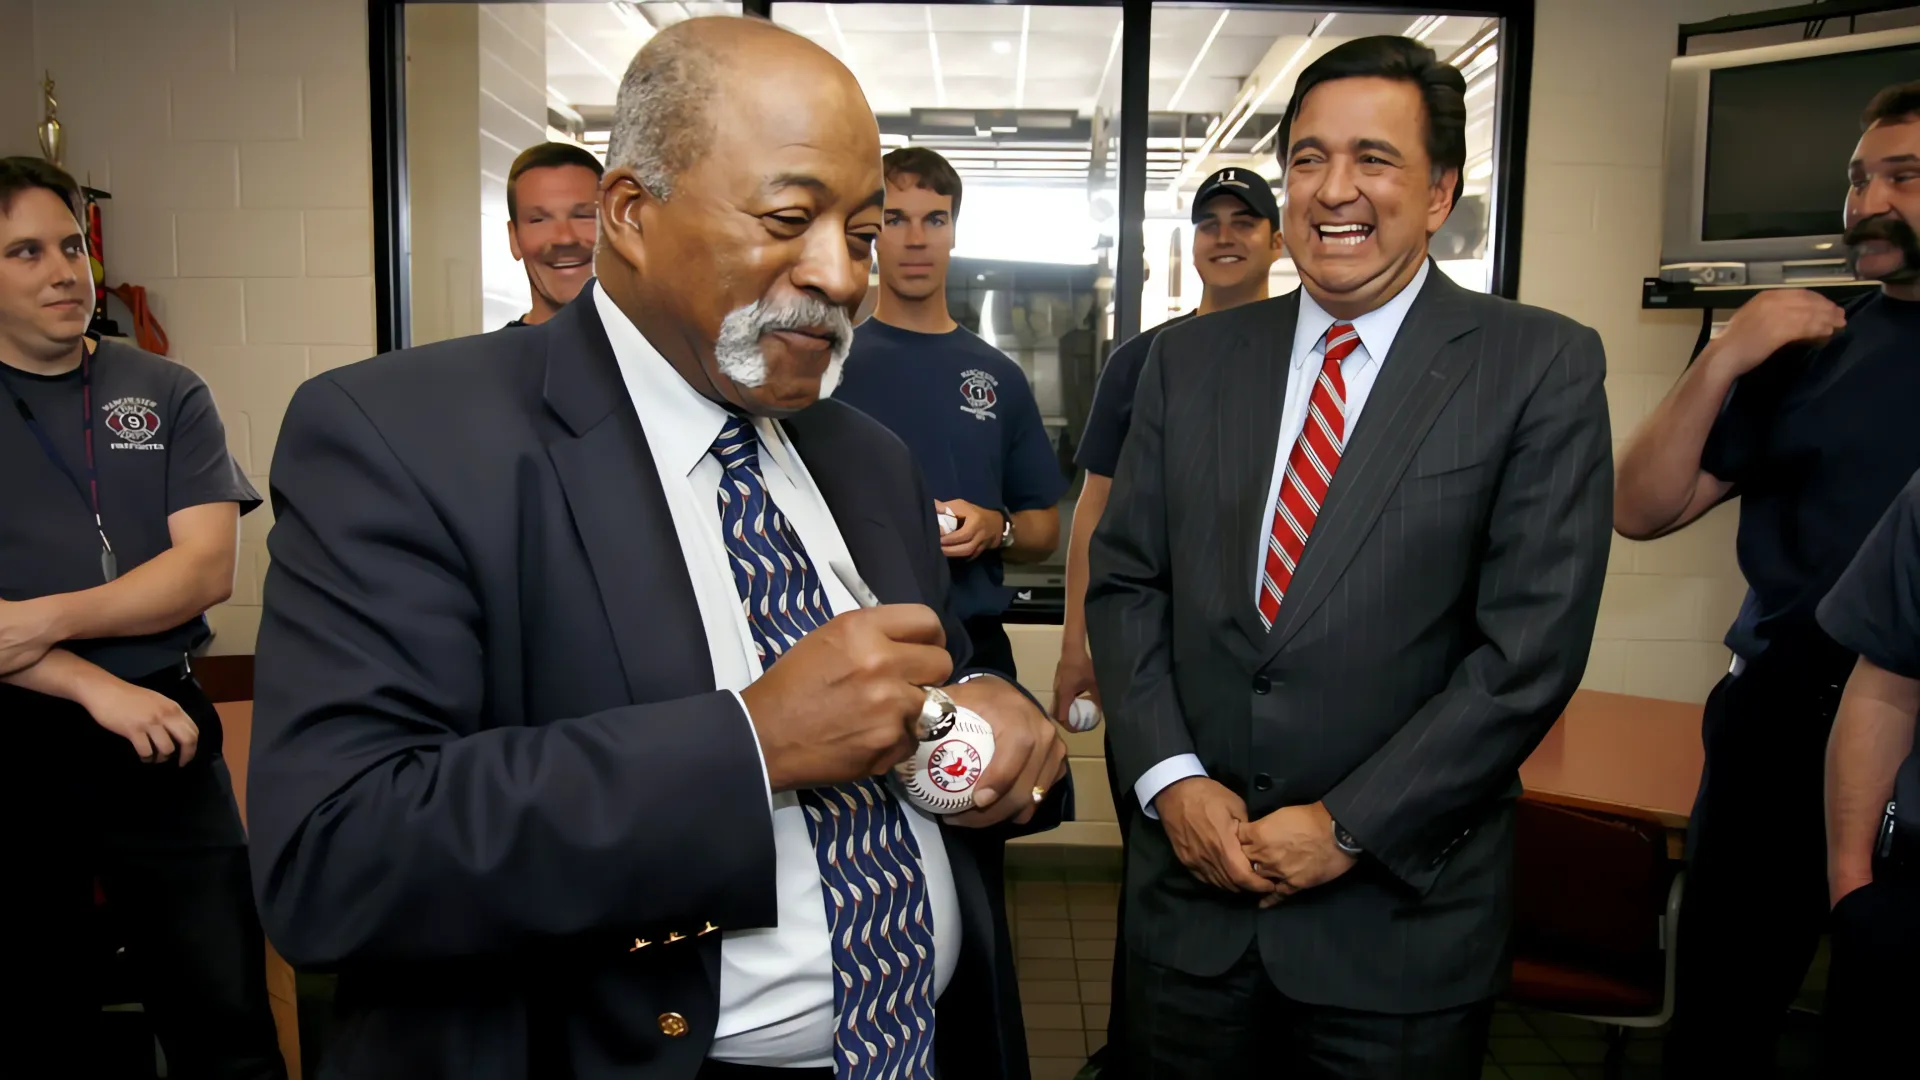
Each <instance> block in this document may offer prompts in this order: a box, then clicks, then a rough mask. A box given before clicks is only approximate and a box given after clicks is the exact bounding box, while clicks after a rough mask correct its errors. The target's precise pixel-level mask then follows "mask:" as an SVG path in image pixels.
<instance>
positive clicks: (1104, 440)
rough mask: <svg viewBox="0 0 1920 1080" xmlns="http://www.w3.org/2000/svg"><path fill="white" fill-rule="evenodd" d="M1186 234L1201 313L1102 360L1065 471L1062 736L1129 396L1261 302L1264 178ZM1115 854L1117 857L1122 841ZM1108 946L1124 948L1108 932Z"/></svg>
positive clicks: (1112, 1053)
mask: <svg viewBox="0 0 1920 1080" xmlns="http://www.w3.org/2000/svg"><path fill="white" fill-rule="evenodd" d="M1193 225H1194V229H1193V265H1194V269H1196V270H1197V271H1198V272H1199V274H1200V284H1201V291H1200V306H1199V307H1198V308H1195V309H1194V310H1193V311H1190V312H1188V313H1186V314H1185V315H1177V316H1175V317H1173V318H1171V319H1168V320H1167V321H1166V322H1163V323H1161V324H1159V325H1158V326H1152V327H1148V328H1147V329H1145V330H1142V331H1141V332H1140V333H1139V334H1137V335H1135V336H1134V337H1133V338H1131V339H1130V340H1128V341H1127V342H1126V343H1125V344H1123V345H1121V346H1120V347H1119V348H1117V349H1115V350H1114V351H1113V355H1112V356H1110V357H1108V358H1107V365H1106V367H1105V369H1104V370H1102V371H1101V372H1100V385H1099V386H1098V387H1097V388H1096V389H1095V390H1094V395H1093V408H1092V409H1091V410H1090V411H1089V412H1088V414H1087V430H1086V434H1085V435H1084V436H1083V437H1082V438H1081V440H1080V451H1079V453H1077V454H1075V455H1074V464H1076V465H1078V466H1080V467H1081V468H1082V469H1085V470H1086V471H1087V476H1086V479H1085V480H1084V481H1082V482H1081V485H1080V498H1079V500H1078V501H1077V502H1075V503H1074V507H1073V531H1072V532H1071V534H1070V535H1069V536H1068V539H1067V611H1066V618H1065V620H1064V622H1063V625H1062V626H1061V635H1060V663H1059V666H1057V667H1056V668H1054V673H1053V718H1054V719H1055V720H1057V721H1059V722H1060V723H1062V724H1064V725H1066V726H1067V727H1069V728H1070V729H1076V730H1089V729H1090V728H1091V727H1092V725H1093V724H1097V723H1099V719H1098V714H1093V715H1092V716H1089V717H1086V718H1084V719H1080V720H1078V721H1077V723H1076V720H1075V718H1074V717H1073V715H1072V713H1071V711H1070V710H1071V708H1072V706H1073V703H1074V702H1075V701H1076V700H1078V699H1080V698H1082V697H1085V698H1090V699H1091V700H1092V702H1093V704H1095V705H1098V704H1099V702H1100V688H1099V687H1098V686H1097V685H1095V683H1094V678H1093V657H1092V656H1091V655H1090V654H1089V653H1088V652H1087V543H1088V541H1089V540H1091V539H1092V538H1093V530H1094V528H1095V527H1096V526H1098V525H1099V524H1100V515H1101V512H1102V511H1104V510H1106V508H1107V494H1108V492H1110V491H1111V490H1112V489H1113V473H1114V470H1115V469H1116V468H1117V467H1118V466H1119V464H1120V446H1121V444H1122V443H1124V442H1126V440H1127V426H1128V424H1129V423H1131V422H1132V420H1133V393H1134V388H1135V387H1137V386H1139V385H1140V370H1141V368H1143V367H1145V366H1146V363H1147V351H1148V350H1149V349H1151V348H1152V347H1153V339H1154V338H1156V337H1159V336H1160V331H1162V330H1165V329H1166V328H1167V327H1169V326H1175V325H1177V324H1179V323H1183V322H1186V321H1187V320H1189V319H1194V318H1198V317H1200V316H1202V315H1210V314H1212V313H1213V312H1216V311H1225V310H1227V309H1228V308H1236V307H1239V306H1240V305H1241V304H1250V303H1253V302H1254V301H1256V300H1265V299H1266V298H1267V292H1268V284H1267V282H1268V274H1269V273H1270V272H1271V271H1272V270H1273V264H1274V262H1275V261H1276V260H1278V259H1279V258H1280V253H1281V251H1282V250H1283V248H1282V244H1281V241H1280V204H1279V202H1278V201H1277V200H1276V199H1275V198H1274V197H1273V186H1272V185H1271V184H1269V183H1268V182H1267V179H1266V177H1264V176H1261V175H1260V174H1259V173H1257V172H1255V171H1253V170H1252V169H1239V168H1234V169H1221V170H1220V171H1219V172H1216V173H1214V174H1213V175H1212V176H1209V177H1207V178H1206V180H1205V181H1203V182H1202V183H1201V184H1200V187H1199V189H1198V190H1197V191H1195V192H1194V195H1193ZM1107 782H1108V785H1109V786H1110V787H1111V788H1112V789H1113V790H1114V791H1116V792H1118V791H1119V790H1120V783H1119V780H1118V779H1117V778H1116V777H1115V776H1114V770H1113V755H1112V754H1111V753H1109V754H1108V755H1107ZM1113 807H1114V812H1115V814H1116V815H1117V816H1118V818H1119V821H1120V827H1121V830H1122V831H1123V832H1124V831H1125V829H1126V827H1127V825H1128V823H1129V822H1131V820H1132V818H1133V807H1134V803H1133V801H1132V800H1130V799H1123V798H1115V799H1114V800H1113ZM1120 850H1121V852H1122V854H1123V856H1124V854H1125V852H1126V844H1125V843H1124V841H1123V842H1122V844H1121V846H1120ZM1123 918H1124V914H1123ZM1116 940H1122V941H1123V940H1124V939H1123V938H1119V937H1118V932H1117V931H1116ZM1125 955H1126V950H1125V948H1124V947H1120V948H1116V949H1115V950H1114V964H1113V1000H1114V1001H1116V1002H1123V1001H1125V1000H1127V998H1126V994H1125V992H1124V991H1125V988H1126V984H1125V979H1124V978H1123V976H1124V974H1125V973H1124V971H1123V965H1122V960H1123V959H1124V958H1125ZM1123 1012H1124V1010H1121V1009H1114V1010H1113V1011H1112V1012H1111V1013H1110V1014H1109V1016H1108V1019H1107V1043H1106V1045H1105V1046H1103V1047H1102V1048H1101V1049H1100V1050H1099V1052H1097V1053H1096V1054H1094V1056H1093V1058H1092V1059H1091V1060H1090V1062H1089V1064H1090V1065H1091V1066H1092V1069H1091V1071H1089V1072H1088V1073H1086V1074H1085V1075H1088V1076H1100V1077H1103V1078H1105V1080H1115V1078H1117V1077H1120V1076H1124V1075H1125V1069H1126V1064H1125V1062H1126V1051H1125V1049H1124V1046H1123V1038H1122V1037H1123V1036H1124V1034H1125V1030H1124V1027H1123V1025H1122V1021H1121V1017H1122V1014H1123Z"/></svg>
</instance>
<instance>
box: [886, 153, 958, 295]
mask: <svg viewBox="0 0 1920 1080" xmlns="http://www.w3.org/2000/svg"><path fill="white" fill-rule="evenodd" d="M884 220H885V226H886V227H885V228H884V229H883V230H882V231H881V233H880V246H879V249H878V250H879V255H880V285H881V287H882V288H884V289H886V290H887V291H888V292H890V293H893V294H894V295H895V296H898V297H900V298H901V299H903V300H925V299H926V298H927V297H929V296H932V295H934V294H935V293H937V292H939V291H940V290H942V289H944V288H946V285H947V264H948V263H949V262H951V261H952V260H953V196H951V195H940V194H936V193H935V192H934V191H933V189H931V188H927V187H923V186H921V184H920V180H919V178H918V177H916V176H912V175H909V174H907V173H901V174H899V175H898V176H896V177H894V179H892V180H889V181H888V182H887V207H886V215H885V219H884Z"/></svg>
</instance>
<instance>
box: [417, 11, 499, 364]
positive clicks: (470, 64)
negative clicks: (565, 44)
mask: <svg viewBox="0 0 1920 1080" xmlns="http://www.w3.org/2000/svg"><path fill="white" fill-rule="evenodd" d="M479 81H480V17H479V11H478V9H477V8H476V7H475V6H474V5H472V4H413V5H410V6H409V7H408V8H407V204H408V207H409V209H410V211H411V216H410V218H409V222H408V229H409V237H410V239H411V241H412V251H411V252H410V255H411V258H410V259H409V260H408V267H409V272H410V273H411V274H412V292H411V294H410V297H409V300H410V303H411V304H412V309H411V314H412V320H411V326H410V329H411V332H412V336H413V344H415V345H425V344H427V343H429V342H434V341H444V340H446V339H447V338H454V337H461V336H463V335H466V334H477V333H479V332H480V330H481V326H482V312H481V307H480V230H479V228H478V224H477V223H478V222H479V220H480V181H479V176H480V146H479V140H478V139H477V138H475V135H476V133H477V132H478V131H479V130H480V95H479V93H478V92H477V87H478V85H479Z"/></svg>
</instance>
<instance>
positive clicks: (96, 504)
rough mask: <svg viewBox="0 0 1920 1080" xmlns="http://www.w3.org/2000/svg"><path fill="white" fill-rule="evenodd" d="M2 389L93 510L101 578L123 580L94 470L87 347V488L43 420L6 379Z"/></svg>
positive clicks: (83, 370) (83, 414)
mask: <svg viewBox="0 0 1920 1080" xmlns="http://www.w3.org/2000/svg"><path fill="white" fill-rule="evenodd" d="M0 387H5V388H6V391H7V396H8V397H10V398H12V399H13V407H14V409H15V411H17V412H19V414H20V419H22V420H24V421H26V422H27V430H28V431H31V432H33V437H34V439H35V440H36V441H38V442H39V443H40V450H41V452H42V453H44V454H46V455H47V460H48V461H50V462H52V463H53V465H54V467H55V468H57V469H59V470H60V472H61V473H62V474H64V475H65V476H66V478H67V482H68V483H71V484H72V485H73V490H74V493H75V494H77V495H79V496H80V500H81V501H82V502H84V503H86V504H87V506H88V507H89V508H91V509H92V510H93V527H94V529H95V530H96V531H97V532H99V534H100V574H101V576H103V577H105V578H106V579H107V580H108V581H112V580H113V579H114V578H116V577H118V576H119V567H118V563H117V561H116V560H115V558H114V555H113V544H111V543H109V542H108V540H107V527H106V525H105V524H104V523H102V521H101V520H100V471H99V469H97V468H96V467H95V466H94V461H93V367H92V364H91V363H90V361H89V359H88V356H87V351H86V349H85V348H84V347H83V348H82V349H81V351H80V438H81V442H82V444H83V445H85V446H86V449H87V482H86V483H85V484H82V483H81V482H80V478H79V477H78V476H75V475H74V474H73V466H71V465H69V464H67V459H66V458H64V457H62V456H61V455H60V451H59V450H58V449H56V448H55V447H54V445H53V440H52V439H49V438H47V432H46V429H45V428H43V427H41V426H40V420H39V418H37V417H35V416H34V415H33V408H32V406H29V405H28V404H27V401H26V399H25V398H23V397H21V396H20V395H19V394H16V393H14V390H13V387H12V385H10V384H9V383H8V381H7V380H6V379H4V378H0Z"/></svg>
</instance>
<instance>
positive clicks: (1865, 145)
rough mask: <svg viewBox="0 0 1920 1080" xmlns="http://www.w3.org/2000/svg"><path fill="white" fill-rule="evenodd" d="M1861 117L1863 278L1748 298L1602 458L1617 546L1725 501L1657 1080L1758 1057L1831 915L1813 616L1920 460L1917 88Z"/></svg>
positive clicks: (1832, 694)
mask: <svg viewBox="0 0 1920 1080" xmlns="http://www.w3.org/2000/svg"><path fill="white" fill-rule="evenodd" d="M1862 129H1863V130H1862V133H1861V136H1860V141H1859V144H1858V146H1857V147H1856V148H1855V150H1854V153H1853V156H1852V159H1851V160H1850V161H1849V162H1848V163H1847V176H1848V182H1847V185H1846V187H1845V188H1844V189H1843V191H1836V192H1835V194H1836V195H1839V194H1844V196H1845V211H1844V214H1845V217H1844V227H1845V230H1846V232H1845V237H1844V242H1845V245H1846V248H1847V258H1848V263H1849V266H1850V267H1851V269H1852V270H1853V272H1854V274H1855V275H1856V276H1857V277H1859V278H1861V279H1863V280H1870V281H1878V282H1879V283H1880V288H1878V289H1876V290H1874V291H1873V292H1871V293H1869V294H1867V295H1865V296H1862V297H1860V298H1858V299H1856V300H1852V301H1849V302H1848V303H1847V304H1846V306H1845V307H1844V308H1843V307H1841V306H1839V305H1836V304H1834V303H1832V302H1831V301H1828V300H1826V299H1823V298H1822V297H1820V296H1818V295H1816V294H1814V293H1812V292H1806V291H1803V290H1781V291H1776V292H1770V293H1766V294H1764V295H1761V296H1759V297H1757V298H1755V299H1754V300H1751V301H1749V302H1748V303H1747V304H1746V306H1745V307H1742V308H1741V309H1740V311H1739V312H1738V313H1737V314H1735V315H1734V317H1733V320H1732V321H1731V322H1730V323H1729V324H1728V325H1727V329H1726V332H1725V333H1724V334H1722V335H1721V336H1720V337H1719V338H1717V339H1715V340H1714V341H1713V342H1712V343H1711V344H1709V345H1708V346H1707V347H1706V349H1705V350H1704V351H1702V352H1701V353H1700V355H1699V357H1698V358H1697V359H1695V360H1694V362H1693V364H1692V366H1691V367H1690V368H1688V370H1687V373H1686V374H1685V375H1683V376H1681V378H1680V381H1679V383H1678V384H1677V385H1676V386H1675V387H1674V388H1673V390H1672V392H1670V393H1669V394H1668V395H1667V397H1666V399H1665V400H1664V401H1662V402H1661V403H1660V405H1659V406H1658V407H1657V408H1655V409H1654V410H1653V413H1652V414H1651V415H1650V416H1648V418H1647V420H1646V421H1645V422H1644V423H1643V424H1641V426H1640V430H1639V431H1637V432H1635V433H1634V436H1633V439H1632V441H1631V442H1629V443H1628V444H1627V448H1626V451H1625V453H1623V454H1622V455H1621V456H1620V460H1619V465H1618V480H1617V487H1616V490H1615V493H1614V528H1615V529H1616V530H1617V531H1618V532H1619V533H1620V534H1621V535H1623V536H1626V537H1627V538H1629V539H1634V540H1650V539H1653V538H1654V537H1658V536H1665V535H1667V534H1668V533H1672V532H1675V531H1678V530H1679V529H1682V528H1685V527H1686V526H1687V525H1688V524H1690V523H1692V522H1693V521H1694V520H1695V519H1696V518H1698V517H1700V515H1702V514H1704V513H1706V512H1707V511H1708V510H1710V509H1712V508H1713V507H1714V506H1716V505H1718V504H1719V503H1721V502H1722V501H1724V500H1726V499H1729V498H1732V497H1734V496H1736V495H1737V496H1739V497H1740V531H1739V539H1738V541H1737V548H1738V554H1739V559H1740V569H1741V572H1742V573H1743V574H1744V575H1745V576H1746V580H1747V586H1748V592H1747V599H1746V602H1745V603H1744V604H1743V605H1742V606H1741V608H1740V614H1739V615H1738V617H1736V618H1735V620H1734V623H1733V627H1732V629H1730V630H1729V631H1728V632H1727V646H1728V647H1729V648H1730V649H1732V651H1733V663H1732V665H1731V668H1730V670H1729V672H1728V674H1727V677H1726V678H1724V679H1722V680H1721V682H1720V684H1719V685H1718V686H1717V687H1715V688H1714V691H1713V693H1712V695H1711V696H1710V697H1709V698H1708V699H1707V703H1706V710H1705V714H1704V716H1703V718H1702V725H1701V728H1702V730H1701V736H1702V743H1703V744H1704V749H1705V752H1706V766H1705V771H1704V773H1703V774H1702V777H1701V782H1700V792H1699V795H1698V797H1697V798H1696V801H1695V803H1694V808H1693V814H1692V817H1691V820H1690V821H1689V825H1688V838H1687V840H1688V843H1687V865H1688V874H1687V887H1686V895H1685V898H1684V900H1683V901H1682V906H1681V911H1680V931H1679V937H1680V940H1681V941H1682V942H1684V943H1685V944H1684V945H1683V946H1682V948H1681V950H1680V952H1679V956H1678V960H1679V968H1678V972H1677V978H1676V984H1675V1001H1674V1029H1673V1034H1672V1036H1671V1037H1670V1038H1669V1039H1668V1041H1667V1048H1666V1053H1667V1073H1668V1075H1672V1076H1695V1075H1700V1076H1705V1075H1710V1074H1712V1075H1728V1076H1749V1075H1754V1076H1757V1075H1766V1074H1768V1073H1769V1072H1770V1071H1771V1069H1772V1065H1773V1060H1772V1059H1773V1052H1774V1045H1775V1042H1776V1040H1777V1035H1778V1033H1779V1030H1780V1028H1781V1025H1782V1023H1783V1022H1784V1019H1785V1016H1786V1011H1787V1007H1788V1005H1790V1004H1791V1003H1792V1001H1793V999H1794V996H1795V994H1796V993H1797V991H1798V990H1799V988H1800V983H1801V981H1802V979H1803V978H1804V977H1805V975H1806V971H1807V965H1808V963H1809V962H1810V961H1811V960H1812V958H1813V954H1814V949H1815V947H1816V946H1817V945H1818V943H1819V936H1820V931H1821V928H1822V926H1823V925H1824V924H1825V921H1826V917H1827V882H1826V874H1825V872H1824V871H1825V864H1826V859H1825V850H1826V840H1825V836H1824V832H1823V828H1822V820H1821V779H1822V777H1821V763H1822V761H1823V760H1824V758H1825V754H1826V747H1827V737H1828V732H1829V729H1830V728H1831V726H1832V724H1833V717H1834V711H1835V708H1836V707H1837V705H1838V704H1839V700H1840V691H1841V687H1842V686H1843V685H1844V684H1845V683H1846V681H1847V675H1848V673H1849V671H1851V669H1852V667H1853V664H1854V654H1853V652H1852V651H1850V650H1849V649H1848V648H1846V647H1845V646H1843V645H1842V644H1840V643H1837V642H1836V641H1835V640H1834V638H1833V636H1831V634H1830V633H1829V632H1828V631H1827V630H1825V629H1823V628H1822V627H1821V625H1820V623H1819V621H1818V620H1817V619H1816V616H1815V609H1816V605H1818V604H1819V603H1820V599H1821V597H1823V596H1825V595H1826V594H1827V592H1828V590H1830V589H1831V588H1832V587H1833V584H1834V582H1835V581H1836V580H1838V579H1839V577H1840V575H1841V572H1842V571H1844V570H1845V569H1846V567H1847V565H1848V563H1849V562H1850V561H1851V560H1852V559H1853V558H1854V555H1855V553H1857V552H1858V551H1859V550H1860V545H1861V542H1862V541H1863V540H1865V539H1866V537H1867V534H1868V533H1869V532H1870V531H1871V530H1872V529H1873V527H1874V524H1875V523H1876V522H1877V521H1879V520H1880V516H1881V515H1882V514H1883V513H1884V512H1885V511H1886V509H1887V507H1888V505H1889V504H1891V503H1892V502H1893V499H1894V496H1895V495H1896V494H1898V493H1899V491H1900V489H1901V487H1902V486H1903V485H1905V484H1906V482H1907V478H1908V477H1910V476H1911V475H1912V474H1913V473H1914V471H1915V470H1916V469H1920V427H1916V426H1915V425H1914V423H1913V417H1914V407H1915V405H1916V404H1920V364H1916V363H1915V355H1916V352H1920V242H1917V241H1916V237H1915V228H1916V227H1917V226H1920V83H1907V84H1905V85H1902V86H1894V87H1889V88H1888V89H1887V90H1885V91H1883V92H1881V93H1880V94H1879V95H1878V96H1877V97H1875V99H1874V100H1873V102H1872V104H1871V105H1869V106H1868V108H1867V111H1866V114H1865V116H1864V117H1863V121H1862ZM1836 164H1837V163H1836ZM1836 186H1837V185H1836ZM1756 928H1757V929H1756Z"/></svg>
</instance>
